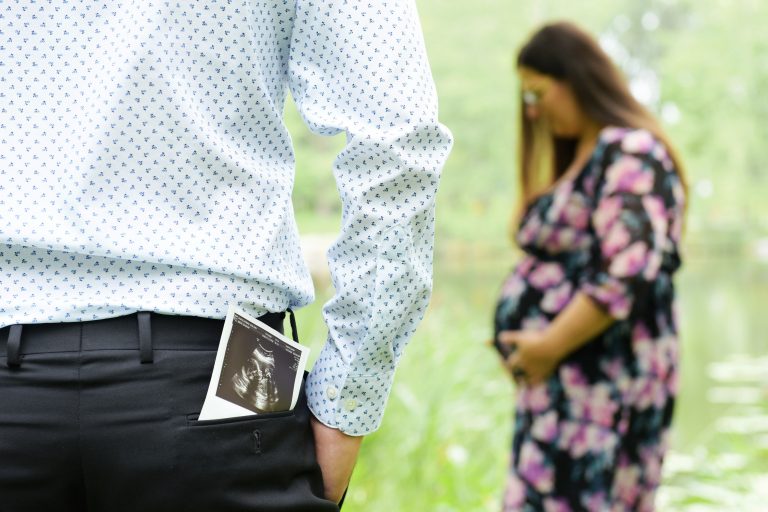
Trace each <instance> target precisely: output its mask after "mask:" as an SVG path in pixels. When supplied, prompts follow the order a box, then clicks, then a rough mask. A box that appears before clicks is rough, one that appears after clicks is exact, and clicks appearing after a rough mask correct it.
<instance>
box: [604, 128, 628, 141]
mask: <svg viewBox="0 0 768 512" xmlns="http://www.w3.org/2000/svg"><path fill="white" fill-rule="evenodd" d="M628 131H629V130H627V129H626V128H617V127H615V126H609V127H608V128H605V129H603V131H602V132H601V133H600V138H601V139H603V140H604V141H605V142H606V143H607V144H611V143H612V142H616V141H618V140H621V138H622V137H624V134H625V133H627V132H628Z"/></svg>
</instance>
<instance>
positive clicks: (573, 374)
mask: <svg viewBox="0 0 768 512" xmlns="http://www.w3.org/2000/svg"><path fill="white" fill-rule="evenodd" d="M560 382H562V383H563V388H565V392H566V393H567V394H568V396H569V397H571V396H574V394H575V393H574V392H575V391H577V390H582V389H583V390H586V388H587V378H586V377H585V376H584V374H583V373H581V369H579V367H578V366H576V365H571V364H564V365H562V366H560Z"/></svg>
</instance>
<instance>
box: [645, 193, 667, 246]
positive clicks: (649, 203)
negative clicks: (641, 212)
mask: <svg viewBox="0 0 768 512" xmlns="http://www.w3.org/2000/svg"><path fill="white" fill-rule="evenodd" d="M643 208H645V211H646V213H647V214H648V218H649V219H650V221H651V226H653V232H654V234H656V235H657V236H659V235H661V236H662V237H664V236H665V235H666V234H667V226H668V224H669V222H668V221H667V209H666V208H665V207H664V201H662V200H661V198H660V197H658V196H643Z"/></svg>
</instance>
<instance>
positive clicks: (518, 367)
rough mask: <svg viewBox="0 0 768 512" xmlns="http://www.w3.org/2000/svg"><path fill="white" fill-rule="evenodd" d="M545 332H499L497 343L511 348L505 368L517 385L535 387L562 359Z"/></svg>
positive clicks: (547, 376)
mask: <svg viewBox="0 0 768 512" xmlns="http://www.w3.org/2000/svg"><path fill="white" fill-rule="evenodd" d="M546 332H547V331H546V330H545V331H531V330H527V331H501V332H500V333H499V342H501V343H503V344H505V345H508V346H510V347H511V348H513V352H512V354H511V355H510V356H509V357H508V358H507V359H506V361H505V362H506V366H507V368H508V369H509V371H510V373H512V376H513V377H514V379H515V382H517V383H518V384H527V385H529V386H535V385H536V384H540V383H541V382H544V381H545V380H547V379H548V378H549V376H550V375H552V372H554V371H555V368H557V365H558V364H559V363H560V360H561V359H562V355H561V354H560V351H559V350H558V347H557V346H556V345H555V344H554V343H553V342H552V340H551V339H550V338H548V337H547V336H546Z"/></svg>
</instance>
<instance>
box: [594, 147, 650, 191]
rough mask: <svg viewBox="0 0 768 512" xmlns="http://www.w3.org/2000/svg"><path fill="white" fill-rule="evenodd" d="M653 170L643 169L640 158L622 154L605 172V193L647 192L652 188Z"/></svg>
mask: <svg viewBox="0 0 768 512" xmlns="http://www.w3.org/2000/svg"><path fill="white" fill-rule="evenodd" d="M653 178H654V176H653V172H652V171H645V170H643V162H642V160H640V159H638V158H635V157H633V156H622V157H621V158H619V159H618V160H616V161H615V162H614V163H612V164H611V166H610V167H608V170H607V171H606V172H605V189H604V193H605V194H606V195H608V194H613V193H616V192H628V193H630V194H647V193H648V192H650V191H651V189H652V188H653Z"/></svg>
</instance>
